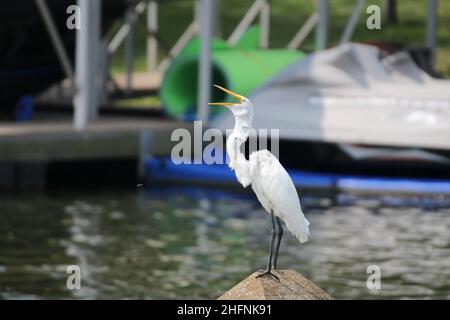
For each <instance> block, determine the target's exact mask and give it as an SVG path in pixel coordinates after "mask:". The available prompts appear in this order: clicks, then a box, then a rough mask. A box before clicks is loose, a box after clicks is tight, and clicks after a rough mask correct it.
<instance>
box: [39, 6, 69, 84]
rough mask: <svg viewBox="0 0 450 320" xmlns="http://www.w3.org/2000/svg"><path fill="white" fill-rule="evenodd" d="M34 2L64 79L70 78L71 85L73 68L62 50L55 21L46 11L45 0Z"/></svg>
mask: <svg viewBox="0 0 450 320" xmlns="http://www.w3.org/2000/svg"><path fill="white" fill-rule="evenodd" d="M35 2H36V5H37V7H38V10H39V13H40V15H41V17H42V20H43V21H44V24H45V27H46V29H47V32H48V34H49V36H50V40H51V42H52V45H53V47H54V48H55V51H56V56H57V57H58V60H59V63H60V64H61V66H62V68H63V70H64V73H65V74H66V77H67V78H70V79H71V81H72V83H73V68H72V65H71V63H70V59H69V56H68V54H67V52H66V49H65V48H64V44H63V42H62V40H61V36H60V35H59V33H58V29H57V28H56V24H55V21H54V20H53V18H52V15H51V13H50V10H49V9H48V6H47V3H46V2H45V0H35Z"/></svg>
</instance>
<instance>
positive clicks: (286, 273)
mask: <svg viewBox="0 0 450 320" xmlns="http://www.w3.org/2000/svg"><path fill="white" fill-rule="evenodd" d="M272 273H273V274H275V275H276V276H277V277H278V278H279V279H280V280H277V279H275V278H274V277H272V276H270V275H269V276H267V275H266V276H262V277H259V278H256V276H257V275H258V274H260V272H255V273H253V274H252V275H250V276H249V277H247V278H246V279H244V280H243V281H241V282H240V283H238V284H237V285H235V286H234V287H233V288H231V289H230V290H229V291H227V292H225V293H224V294H223V295H222V296H220V297H219V300H332V299H333V298H332V297H331V296H330V295H329V294H328V293H326V292H325V291H323V290H322V289H321V288H319V287H318V286H316V285H315V284H314V283H312V282H311V281H309V280H308V279H306V278H305V277H303V276H302V275H301V274H299V273H298V272H297V271H294V270H273V271H272Z"/></svg>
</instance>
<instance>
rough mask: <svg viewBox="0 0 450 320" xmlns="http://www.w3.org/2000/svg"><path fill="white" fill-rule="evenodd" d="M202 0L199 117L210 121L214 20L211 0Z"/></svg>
mask: <svg viewBox="0 0 450 320" xmlns="http://www.w3.org/2000/svg"><path fill="white" fill-rule="evenodd" d="M198 1H200V42H201V44H200V46H201V48H200V55H199V72H198V75H199V77H198V99H197V119H198V120H201V121H203V124H204V125H206V124H207V123H208V117H209V107H208V102H209V98H210V92H211V38H212V23H211V22H212V21H211V16H212V15H211V9H212V4H211V1H210V0H198Z"/></svg>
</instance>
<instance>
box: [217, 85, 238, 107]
mask: <svg viewBox="0 0 450 320" xmlns="http://www.w3.org/2000/svg"><path fill="white" fill-rule="evenodd" d="M214 87H216V88H219V89H220V90H222V91H224V92H226V93H228V94H229V95H231V96H233V97H235V98H236V99H237V100H238V102H239V103H241V102H242V101H244V100H245V98H244V97H243V96H241V95H239V94H237V93H234V92H233V91H230V90H228V89H225V88H223V87H221V86H218V85H216V84H215V85H214ZM208 104H209V105H210V106H223V107H231V106H233V105H235V104H236V102H210V103H208Z"/></svg>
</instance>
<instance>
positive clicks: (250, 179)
mask: <svg viewBox="0 0 450 320" xmlns="http://www.w3.org/2000/svg"><path fill="white" fill-rule="evenodd" d="M214 86H215V87H217V88H219V89H220V90H222V91H224V92H226V93H228V94H229V95H232V96H233V97H235V98H236V99H237V100H238V101H237V102H234V103H233V102H212V103H209V105H212V106H225V107H227V108H228V109H229V110H230V111H231V112H233V115H234V117H235V125H234V129H233V132H232V133H231V134H230V136H229V137H228V139H227V153H228V156H229V158H230V163H229V166H230V168H231V169H232V170H234V172H235V173H236V177H237V179H238V181H239V182H240V183H241V184H242V185H243V186H244V188H246V187H248V186H249V185H251V186H252V189H253V191H254V192H255V194H256V196H257V198H258V200H259V202H260V203H261V205H262V206H263V207H264V209H265V210H266V211H267V212H268V213H269V214H270V215H271V219H272V238H271V242H270V249H269V261H268V263H267V268H266V270H265V271H263V272H262V273H261V274H259V275H258V277H259V276H263V275H271V276H273V277H275V278H277V279H278V277H277V276H275V275H274V274H273V273H271V270H272V269H276V267H277V259H278V250H279V248H280V242H281V237H282V236H283V227H282V225H281V221H280V219H281V220H283V221H284V223H285V224H286V227H287V228H288V229H289V231H290V232H291V233H292V234H293V235H294V236H295V237H296V238H297V239H298V240H299V241H300V242H301V243H303V242H306V241H307V240H308V236H309V227H308V226H309V221H308V220H306V218H305V216H304V214H303V211H302V208H301V206H300V200H299V197H298V194H297V190H296V189H295V186H294V183H293V182H292V179H291V177H290V176H289V174H288V173H287V171H286V169H284V167H283V166H282V165H281V164H280V162H279V161H278V159H277V158H276V157H275V156H274V155H273V154H272V153H271V152H270V151H268V150H261V151H257V152H252V153H251V154H250V156H249V160H247V159H246V158H245V155H244V154H243V153H242V152H241V149H240V147H241V145H242V144H243V143H245V141H246V140H247V138H248V137H249V134H250V130H251V129H252V122H253V105H252V103H251V102H250V100H249V99H247V98H246V97H244V96H241V95H239V94H236V93H234V92H232V91H230V90H227V89H225V88H223V87H221V86H218V85H214ZM275 241H276V244H275ZM274 250H275V252H274Z"/></svg>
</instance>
